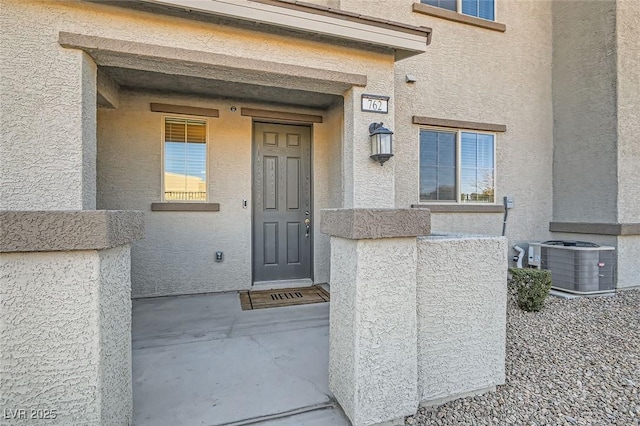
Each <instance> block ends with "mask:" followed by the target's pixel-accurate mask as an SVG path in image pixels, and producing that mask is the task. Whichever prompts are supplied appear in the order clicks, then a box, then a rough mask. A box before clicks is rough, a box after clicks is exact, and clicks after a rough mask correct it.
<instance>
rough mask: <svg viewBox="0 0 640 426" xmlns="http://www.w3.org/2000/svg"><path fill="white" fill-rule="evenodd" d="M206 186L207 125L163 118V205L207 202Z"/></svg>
mask: <svg viewBox="0 0 640 426" xmlns="http://www.w3.org/2000/svg"><path fill="white" fill-rule="evenodd" d="M206 182H207V123H206V121H199V120H185V119H177V118H165V123H164V199H165V201H206V199H207V183H206Z"/></svg>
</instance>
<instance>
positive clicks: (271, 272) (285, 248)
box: [253, 122, 311, 282]
mask: <svg viewBox="0 0 640 426" xmlns="http://www.w3.org/2000/svg"><path fill="white" fill-rule="evenodd" d="M253 156H254V159H253V281H254V282H258V281H274V280H292V279H304V278H311V128H310V127H307V126H295V125H285V124H271V123H258V122H256V123H254V127H253Z"/></svg>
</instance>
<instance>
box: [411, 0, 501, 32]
mask: <svg viewBox="0 0 640 426" xmlns="http://www.w3.org/2000/svg"><path fill="white" fill-rule="evenodd" d="M412 10H413V12H415V13H422V14H424V15H429V16H434V17H436V18H442V19H446V20H448V21H453V22H459V23H461V24H466V25H473V26H474V27H480V28H485V29H487V30H492V31H499V32H501V33H503V32H505V31H506V30H507V26H506V25H505V24H501V23H499V22H494V21H487V20H486V19H482V18H476V17H475V16H469V15H465V14H463V13H458V12H453V11H451V10H447V9H442V8H440V7H435V6H429V5H428V4H423V3H414V4H413V9H412Z"/></svg>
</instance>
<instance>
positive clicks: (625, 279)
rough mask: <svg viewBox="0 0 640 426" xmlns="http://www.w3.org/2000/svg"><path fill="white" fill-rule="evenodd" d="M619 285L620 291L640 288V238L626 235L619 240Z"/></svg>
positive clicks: (617, 284)
mask: <svg viewBox="0 0 640 426" xmlns="http://www.w3.org/2000/svg"><path fill="white" fill-rule="evenodd" d="M617 249H618V250H617V259H618V269H617V271H616V272H617V283H616V286H617V288H619V289H624V288H632V287H640V266H638V259H640V236H639V235H624V236H620V237H618V238H617Z"/></svg>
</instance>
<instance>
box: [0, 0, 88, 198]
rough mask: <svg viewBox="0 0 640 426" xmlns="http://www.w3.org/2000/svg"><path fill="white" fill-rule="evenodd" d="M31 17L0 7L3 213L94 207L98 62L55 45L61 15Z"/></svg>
mask: <svg viewBox="0 0 640 426" xmlns="http://www.w3.org/2000/svg"><path fill="white" fill-rule="evenodd" d="M34 4H35V3H34ZM26 14H27V12H26V10H24V9H23V8H22V5H19V4H18V2H13V1H5V0H2V2H1V3H0V28H1V29H0V34H1V37H0V58H1V60H0V75H1V76H2V78H1V79H0V97H1V98H2V102H1V103H0V158H2V161H0V179H1V181H0V182H2V184H1V185H0V200H1V201H0V208H1V209H7V210H46V209H57V210H74V209H83V208H84V209H92V208H95V149H96V148H95V119H96V118H95V116H96V109H95V104H96V91H95V85H96V67H95V64H94V63H93V61H92V60H91V59H90V58H89V57H88V56H87V55H86V54H85V53H83V52H80V51H77V50H67V49H63V48H62V47H60V46H59V45H58V44H57V38H58V35H57V32H56V31H54V28H55V25H56V24H54V23H53V22H55V21H56V20H58V19H60V16H59V14H47V12H46V8H45V7H40V8H39V9H38V10H37V11H35V13H33V15H32V16H25V15H26ZM18 18H19V19H18ZM30 18H31V19H30ZM26 29H28V30H26ZM17 94H20V95H19V96H18V95H17Z"/></svg>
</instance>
